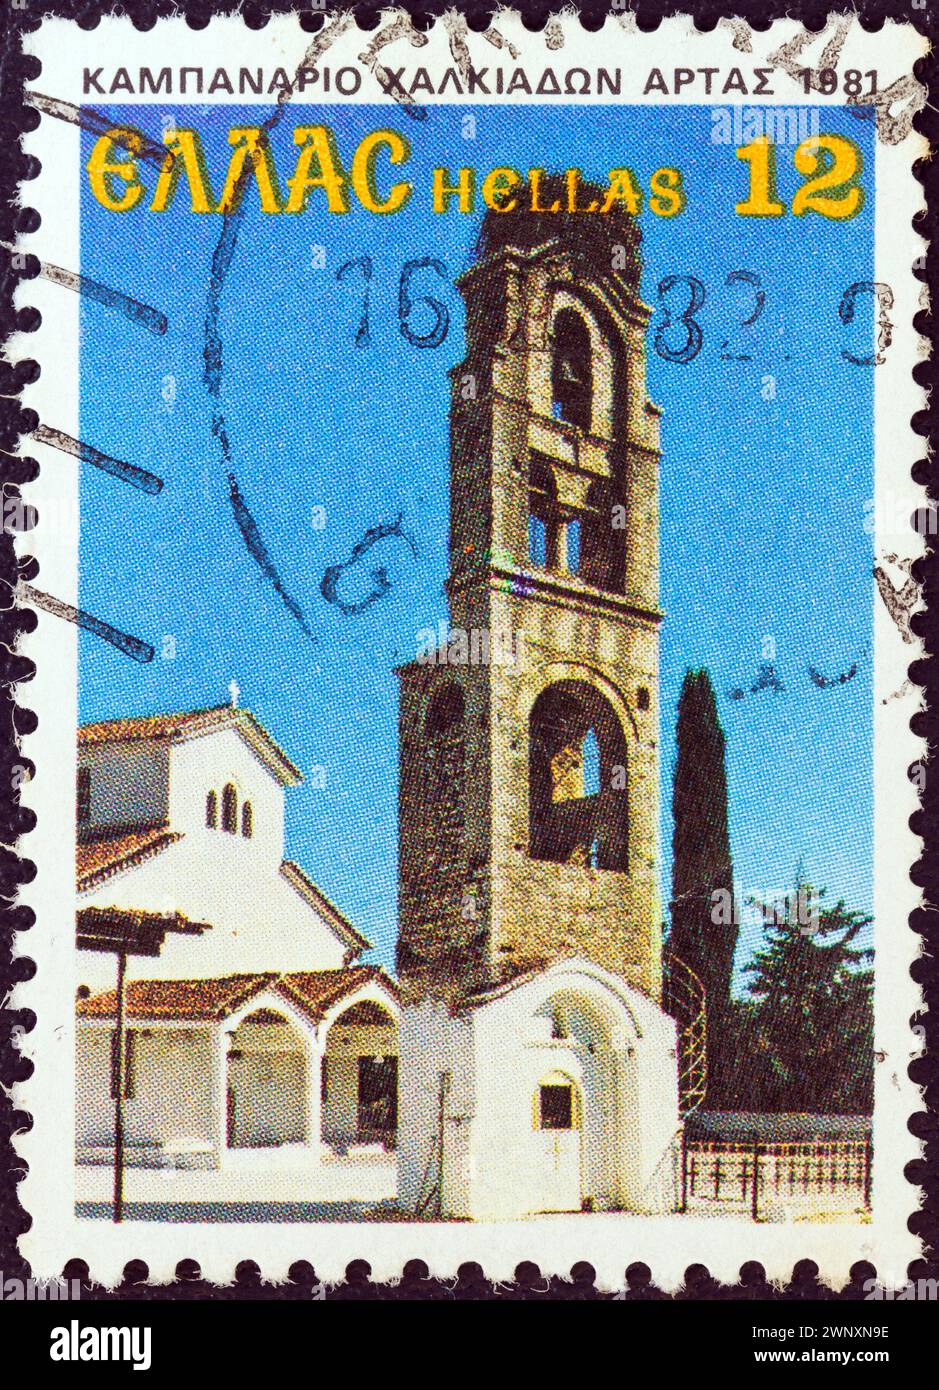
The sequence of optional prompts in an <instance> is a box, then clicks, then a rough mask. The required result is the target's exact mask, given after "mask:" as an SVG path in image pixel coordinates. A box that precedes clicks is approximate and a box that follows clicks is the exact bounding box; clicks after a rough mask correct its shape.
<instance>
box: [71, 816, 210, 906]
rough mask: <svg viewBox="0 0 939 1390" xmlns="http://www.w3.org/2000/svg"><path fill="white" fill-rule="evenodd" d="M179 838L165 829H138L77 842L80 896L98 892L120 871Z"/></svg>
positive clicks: (157, 826)
mask: <svg viewBox="0 0 939 1390" xmlns="http://www.w3.org/2000/svg"><path fill="white" fill-rule="evenodd" d="M182 838H183V837H182V835H181V834H180V833H179V831H176V830H169V829H168V828H167V827H166V826H165V825H141V826H136V827H134V828H132V829H128V828H127V827H122V828H121V829H119V830H117V831H116V832H115V831H113V830H112V831H109V832H108V833H107V834H104V835H99V836H96V837H94V838H93V839H86V840H79V842H78V845H77V848H76V851H75V869H76V877H77V887H78V891H79V893H87V892H88V891H89V889H91V888H97V887H98V886H99V884H102V883H105V882H106V881H107V880H108V879H109V878H111V876H112V875H113V874H116V873H119V872H120V870H122V869H130V868H133V867H134V865H136V864H142V863H143V861H144V860H145V859H151V858H152V857H153V855H155V854H159V853H160V852H161V851H162V850H164V849H167V848H168V847H169V846H170V845H173V844H175V843H176V841H177V840H181V839H182Z"/></svg>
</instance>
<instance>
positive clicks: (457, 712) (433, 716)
mask: <svg viewBox="0 0 939 1390" xmlns="http://www.w3.org/2000/svg"><path fill="white" fill-rule="evenodd" d="M465 711H466V702H465V700H464V698H463V691H462V689H461V688H460V686H459V685H458V683H457V682H456V681H446V682H445V683H444V684H443V685H441V686H438V687H437V689H436V690H435V691H434V693H433V695H432V696H431V699H430V703H429V704H428V706H427V715H426V718H425V720H424V733H425V734H426V735H427V737H428V738H430V739H436V738H443V737H445V736H447V735H451V734H454V733H456V732H458V731H459V730H460V729H461V728H462V725H463V716H464V713H465Z"/></svg>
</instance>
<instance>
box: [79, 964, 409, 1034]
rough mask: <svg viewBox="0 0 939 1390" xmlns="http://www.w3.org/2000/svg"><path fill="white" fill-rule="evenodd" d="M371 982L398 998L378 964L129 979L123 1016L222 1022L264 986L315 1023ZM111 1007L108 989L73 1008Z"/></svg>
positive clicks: (105, 1012) (91, 1013)
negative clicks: (281, 972)
mask: <svg viewBox="0 0 939 1390" xmlns="http://www.w3.org/2000/svg"><path fill="white" fill-rule="evenodd" d="M372 980H375V981H377V982H380V983H381V984H382V985H384V987H385V989H386V990H388V991H389V993H390V994H391V995H392V997H393V998H395V999H397V997H398V991H397V987H396V985H395V983H394V981H393V980H391V979H390V978H389V977H388V976H387V975H386V974H385V972H384V970H383V969H382V968H381V966H380V965H355V966H352V967H351V969H347V970H309V971H297V972H293V973H291V974H286V975H278V974H277V973H276V972H274V971H269V972H267V973H266V974H260V975H227V976H225V977H224V978H222V979H199V980H131V981H130V982H129V983H128V986H127V1016H128V1018H138V1019H155V1020H156V1019H178V1020H189V1021H192V1022H198V1021H204V1022H212V1021H220V1020H221V1019H224V1018H227V1017H228V1015H229V1014H231V1013H234V1012H235V1010H236V1009H239V1008H240V1007H241V1005H242V1004H244V1003H246V1002H247V1001H248V1000H250V999H252V998H253V997H254V995H256V994H260V993H261V992H262V990H265V989H273V990H274V992H275V993H277V994H280V995H281V996H282V997H283V998H284V999H286V1000H288V1001H289V1002H290V1003H292V1004H294V1005H295V1007H297V1008H298V1009H300V1010H301V1012H303V1013H305V1014H306V1016H307V1017H308V1018H309V1019H310V1021H311V1022H314V1023H316V1022H319V1020H320V1019H322V1018H324V1017H325V1015H326V1014H327V1013H328V1012H329V1010H330V1009H331V1008H332V1007H333V1005H335V1004H338V1003H339V1002H340V1001H341V1000H342V999H345V998H346V997H347V996H348V995H350V994H354V993H355V991H356V990H357V989H360V988H361V987H362V985H364V984H368V983H369V982H370V981H372ZM115 1005H116V997H115V991H114V990H108V991H107V992H106V993H104V994H95V995H91V996H90V997H88V998H79V1000H78V1001H77V1005H76V1008H77V1012H78V1015H79V1017H80V1018H113V1016H114V1011H115Z"/></svg>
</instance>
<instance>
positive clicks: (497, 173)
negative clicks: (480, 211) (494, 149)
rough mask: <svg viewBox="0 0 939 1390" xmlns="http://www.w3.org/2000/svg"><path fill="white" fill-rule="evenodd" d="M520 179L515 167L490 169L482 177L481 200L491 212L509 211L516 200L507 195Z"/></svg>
mask: <svg viewBox="0 0 939 1390" xmlns="http://www.w3.org/2000/svg"><path fill="white" fill-rule="evenodd" d="M521 181H522V176H521V174H520V173H519V172H518V170H517V169H507V168H499V169H490V171H489V173H488V174H487V175H486V177H485V178H484V179H483V202H484V203H485V204H486V207H487V208H489V210H490V211H491V212H511V211H512V210H513V208H514V207H515V204H516V203H517V202H518V199H517V198H509V197H508V196H507V195H508V194H509V193H510V192H511V190H512V189H513V188H516V187H517V186H518V184H520V183H521Z"/></svg>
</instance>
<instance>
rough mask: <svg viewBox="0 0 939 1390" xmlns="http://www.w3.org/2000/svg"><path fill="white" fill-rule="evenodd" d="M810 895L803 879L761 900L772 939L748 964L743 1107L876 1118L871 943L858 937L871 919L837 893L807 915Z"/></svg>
mask: <svg viewBox="0 0 939 1390" xmlns="http://www.w3.org/2000/svg"><path fill="white" fill-rule="evenodd" d="M810 894H811V890H810V889H808V888H807V885H805V884H804V882H800V881H799V880H797V884H796V889H795V890H794V892H793V893H790V894H788V895H787V897H786V898H785V899H783V901H782V902H781V903H780V904H778V905H775V906H769V907H767V906H766V905H763V904H760V906H761V907H762V908H763V913H764V920H765V922H766V940H765V944H764V945H763V947H762V948H761V949H760V950H758V951H757V952H756V953H755V955H754V957H753V960H752V961H750V962H749V963H748V964H747V965H745V966H744V972H745V973H748V974H750V975H751V976H752V979H751V980H750V981H749V984H748V990H749V993H750V995H751V999H752V1002H751V1004H750V1006H749V1008H747V1010H746V1023H745V1033H746V1034H747V1037H746V1040H745V1041H744V1039H743V1038H741V1044H742V1050H743V1049H745V1050H746V1051H747V1052H748V1053H750V1056H751V1058H752V1064H753V1065H752V1066H751V1067H748V1068H746V1070H748V1071H749V1073H750V1084H749V1086H748V1087H747V1090H748V1091H749V1096H748V1098H747V1100H746V1101H744V1103H745V1104H746V1108H747V1109H759V1110H768V1111H782V1110H790V1111H807V1112H810V1113H814V1114H829V1113H835V1114H869V1113H870V1112H871V1110H872V1108H873V1048H874V1042H873V1001H872V996H873V969H872V968H871V966H870V961H871V960H872V958H873V949H872V948H871V947H864V946H858V945H856V944H855V943H856V941H857V938H858V936H859V935H860V933H861V932H862V931H863V930H864V929H865V928H866V927H868V926H870V924H871V920H872V919H871V918H870V917H869V916H867V915H866V914H864V913H862V912H853V911H850V910H849V909H848V908H847V907H846V906H845V903H844V900H843V899H840V900H839V901H838V902H837V903H836V904H835V906H834V907H830V908H821V909H816V914H815V916H814V917H813V918H812V919H811V920H807V918H808V917H809V914H807V913H806V911H805V907H806V902H807V901H810V900H811V899H810ZM823 895H824V890H823V891H822V893H819V894H818V895H817V897H818V898H821V897H822V896H823ZM740 1099H741V1100H743V1098H742V1097H741V1098H740Z"/></svg>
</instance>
